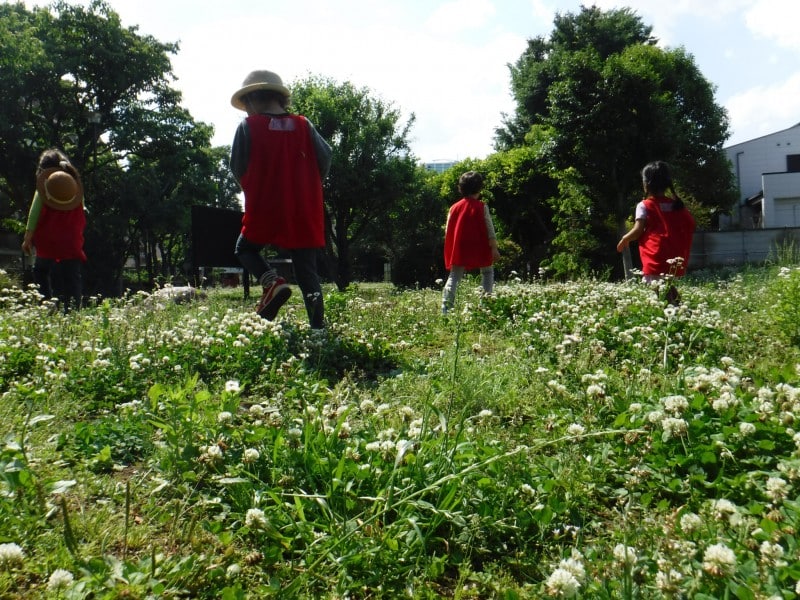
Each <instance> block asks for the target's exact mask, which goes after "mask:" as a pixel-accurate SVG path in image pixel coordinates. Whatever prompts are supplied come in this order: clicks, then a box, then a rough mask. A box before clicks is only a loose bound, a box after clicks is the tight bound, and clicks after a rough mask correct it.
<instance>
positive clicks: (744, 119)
mask: <svg viewBox="0 0 800 600" xmlns="http://www.w3.org/2000/svg"><path fill="white" fill-rule="evenodd" d="M726 108H727V110H728V114H729V115H730V118H731V122H733V123H736V131H735V136H734V137H733V138H731V139H730V140H729V141H728V145H733V144H738V143H740V142H745V141H747V140H751V139H753V138H757V137H760V136H762V135H767V134H769V133H774V132H776V131H781V130H782V129H787V128H788V127H792V126H793V125H796V124H797V122H798V121H800V71H797V72H795V73H794V74H792V75H790V76H789V77H788V78H787V79H786V80H785V81H783V82H781V83H777V84H774V85H769V86H758V87H754V88H751V89H749V90H746V91H744V92H741V93H739V94H735V95H733V96H731V98H730V99H729V100H728V102H727V103H726Z"/></svg>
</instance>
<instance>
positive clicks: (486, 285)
mask: <svg viewBox="0 0 800 600" xmlns="http://www.w3.org/2000/svg"><path fill="white" fill-rule="evenodd" d="M481 286H483V291H484V292H486V293H487V294H491V293H492V290H493V289H494V267H491V266H489V267H483V268H482V269H481Z"/></svg>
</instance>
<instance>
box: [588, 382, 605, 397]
mask: <svg viewBox="0 0 800 600" xmlns="http://www.w3.org/2000/svg"><path fill="white" fill-rule="evenodd" d="M605 393H606V391H605V389H603V386H602V385H598V384H596V383H593V384H592V385H590V386H589V387H587V388H586V395H587V396H590V397H592V398H600V397H602V396H604V395H605Z"/></svg>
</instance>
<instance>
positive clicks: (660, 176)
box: [642, 160, 684, 210]
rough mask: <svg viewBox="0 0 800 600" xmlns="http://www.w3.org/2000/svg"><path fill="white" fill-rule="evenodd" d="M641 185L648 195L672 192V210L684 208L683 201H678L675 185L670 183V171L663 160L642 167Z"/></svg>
mask: <svg viewBox="0 0 800 600" xmlns="http://www.w3.org/2000/svg"><path fill="white" fill-rule="evenodd" d="M642 183H643V184H644V188H645V190H646V191H647V193H648V194H654V195H660V194H663V193H664V192H666V191H667V190H669V191H670V192H672V197H673V200H674V201H675V204H674V208H675V209H676V210H680V209H681V208H683V207H684V206H683V200H681V199H680V197H679V196H678V192H676V191H675V185H674V184H673V182H672V171H671V170H670V168H669V165H668V164H667V163H665V162H664V161H663V160H656V161H653V162H651V163H647V164H646V165H645V166H644V168H643V169H642Z"/></svg>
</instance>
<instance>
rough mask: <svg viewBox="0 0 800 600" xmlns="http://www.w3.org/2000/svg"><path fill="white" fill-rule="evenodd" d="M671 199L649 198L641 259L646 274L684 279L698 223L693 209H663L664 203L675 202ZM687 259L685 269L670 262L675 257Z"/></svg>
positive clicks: (641, 240) (640, 246) (684, 261)
mask: <svg viewBox="0 0 800 600" xmlns="http://www.w3.org/2000/svg"><path fill="white" fill-rule="evenodd" d="M672 202H673V201H672V199H671V198H647V199H646V200H645V201H644V206H645V208H646V209H647V219H646V221H645V225H644V233H642V235H641V237H639V257H640V258H641V259H642V273H644V274H645V275H667V274H670V273H672V274H674V275H676V276H681V275H683V274H684V273H685V272H686V267H688V266H689V252H690V251H691V249H692V237H693V236H694V230H695V222H694V217H692V214H691V213H690V212H689V209H687V208H683V209H680V210H663V209H662V208H661V206H660V205H661V204H669V205H670V206H671V203H672ZM676 257H681V258H683V266H682V267H681V268H676V267H675V266H673V265H670V264H668V263H667V261H668V260H669V259H671V258H676Z"/></svg>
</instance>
